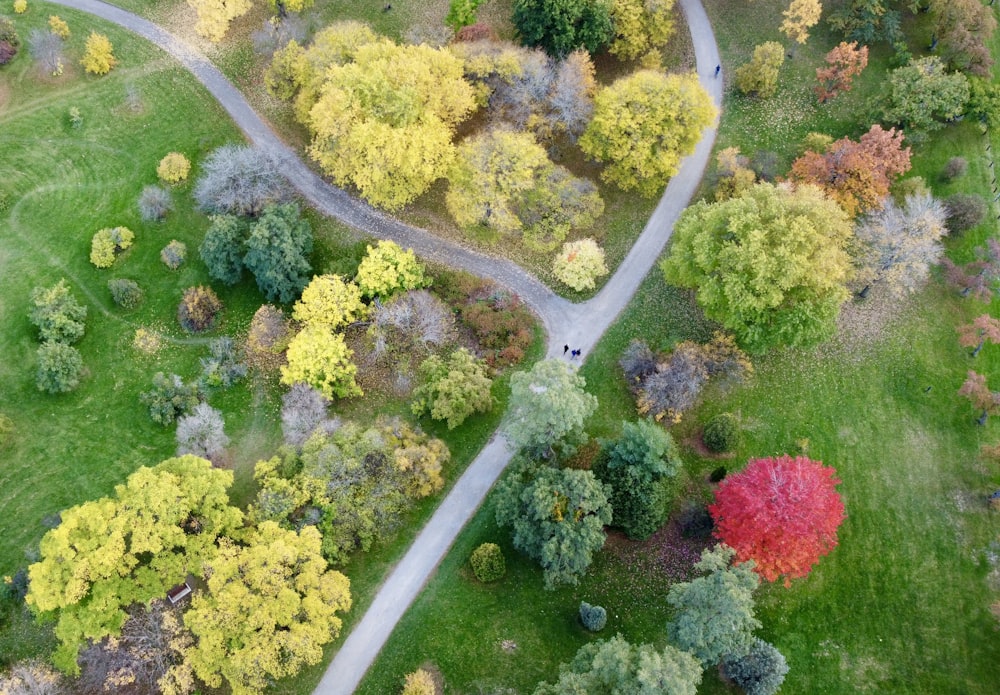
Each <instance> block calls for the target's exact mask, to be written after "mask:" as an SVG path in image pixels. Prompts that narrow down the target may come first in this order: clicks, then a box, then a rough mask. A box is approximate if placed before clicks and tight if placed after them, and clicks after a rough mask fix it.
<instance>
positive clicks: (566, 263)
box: [552, 239, 608, 291]
mask: <svg viewBox="0 0 1000 695" xmlns="http://www.w3.org/2000/svg"><path fill="white" fill-rule="evenodd" d="M552 272H553V273H555V276H556V277H557V278H559V281H560V282H563V283H565V284H567V285H569V286H570V287H572V288H573V289H574V290H577V291H581V290H589V289H593V288H594V286H595V281H596V280H597V278H599V277H601V276H603V275H607V274H608V267H607V265H605V264H604V249H602V248H601V247H600V246H598V245H597V242H596V241H594V240H593V239H580V240H579V241H568V242H566V243H565V244H563V247H562V250H561V251H560V252H559V253H558V254H557V255H556V257H555V260H554V261H553V262H552Z"/></svg>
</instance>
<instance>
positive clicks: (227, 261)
mask: <svg viewBox="0 0 1000 695" xmlns="http://www.w3.org/2000/svg"><path fill="white" fill-rule="evenodd" d="M211 220H212V223H211V225H209V227H208V231H206V232H205V238H204V239H202V242H201V246H199V247H198V254H199V255H200V256H201V260H202V261H203V262H204V263H205V265H206V266H208V275H209V277H211V278H212V279H213V280H219V281H220V282H223V283H225V284H227V285H235V284H236V283H237V282H239V281H240V278H242V277H243V256H244V255H245V254H246V249H245V246H246V241H247V234H248V232H249V230H250V227H249V225H248V224H247V223H246V222H245V221H244V220H242V219H241V218H239V217H237V216H235V215H214V216H213V217H212V218H211Z"/></svg>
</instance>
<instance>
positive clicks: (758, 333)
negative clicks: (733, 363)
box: [661, 183, 851, 352]
mask: <svg viewBox="0 0 1000 695" xmlns="http://www.w3.org/2000/svg"><path fill="white" fill-rule="evenodd" d="M850 236H851V228H850V224H849V223H848V220H847V216H846V215H845V214H844V212H843V210H841V209H840V208H839V207H838V206H837V204H836V203H834V202H833V201H831V200H829V199H828V198H826V197H825V196H824V195H823V194H822V192H821V191H820V190H819V189H817V188H815V187H814V186H799V187H797V188H796V189H794V190H789V189H787V188H784V187H776V186H773V185H771V184H767V183H761V184H757V185H756V186H753V187H752V188H749V189H747V190H746V191H745V192H743V193H742V194H741V195H739V196H737V197H735V198H730V199H729V200H723V201H720V202H716V203H711V204H709V203H706V202H704V201H701V202H698V203H696V204H695V205H693V206H691V207H689V208H688V209H687V210H685V211H684V213H683V214H682V215H681V218H680V219H679V220H678V222H677V224H676V225H675V228H674V241H673V245H672V246H671V250H670V256H669V257H668V258H667V259H666V260H665V261H664V262H663V263H662V265H661V267H662V269H663V271H664V274H665V276H666V278H667V281H668V282H671V283H674V284H677V285H679V286H681V287H693V288H696V289H697V292H698V295H697V299H698V303H699V304H700V305H701V306H702V307H703V308H704V310H705V314H706V315H707V316H708V317H709V318H712V319H715V320H717V321H719V322H720V323H722V324H723V325H724V326H725V327H726V328H728V329H730V330H731V331H733V333H735V335H736V338H737V340H739V342H740V343H741V344H742V345H743V346H745V347H746V348H747V349H749V350H752V351H755V352H763V351H765V350H767V349H768V348H770V347H773V346H776V345H809V344H814V343H817V342H820V341H822V340H823V339H825V338H827V337H829V336H830V335H831V334H832V333H833V330H834V328H835V321H836V318H837V315H838V313H839V311H840V305H841V304H842V303H843V301H844V300H845V299H846V298H847V296H848V292H847V289H846V287H845V285H844V283H845V282H846V281H847V279H848V278H849V275H850V269H851V268H850V257H849V256H848V254H847V251H846V246H847V243H848V240H849V239H850Z"/></svg>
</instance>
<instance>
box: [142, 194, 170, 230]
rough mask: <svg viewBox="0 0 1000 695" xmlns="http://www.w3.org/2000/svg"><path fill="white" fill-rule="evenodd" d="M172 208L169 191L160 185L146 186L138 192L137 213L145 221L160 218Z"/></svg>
mask: <svg viewBox="0 0 1000 695" xmlns="http://www.w3.org/2000/svg"><path fill="white" fill-rule="evenodd" d="M173 208H174V201H173V199H172V198H171V197H170V191H168V190H167V189H166V188H163V187H162V186H146V187H145V188H143V189H142V193H140V194H139V214H140V215H141V216H142V219H143V220H145V221H146V222H154V221H157V220H162V219H163V218H164V217H166V216H167V213H168V212H170V211H171V210H173Z"/></svg>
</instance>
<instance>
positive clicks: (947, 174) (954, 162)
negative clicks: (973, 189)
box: [941, 157, 969, 182]
mask: <svg viewBox="0 0 1000 695" xmlns="http://www.w3.org/2000/svg"><path fill="white" fill-rule="evenodd" d="M968 170H969V163H968V162H967V161H965V157H952V158H951V159H949V160H948V163H947V164H945V165H944V169H942V170H941V179H942V180H943V181H946V182H947V181H954V180H955V179H957V178H960V177H962V176H965V173H966V172H967V171H968Z"/></svg>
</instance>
